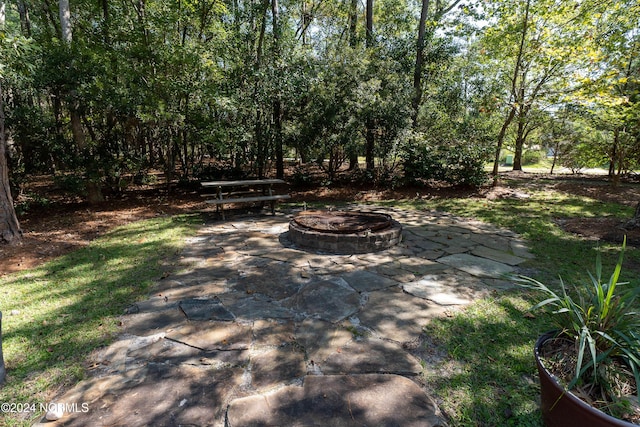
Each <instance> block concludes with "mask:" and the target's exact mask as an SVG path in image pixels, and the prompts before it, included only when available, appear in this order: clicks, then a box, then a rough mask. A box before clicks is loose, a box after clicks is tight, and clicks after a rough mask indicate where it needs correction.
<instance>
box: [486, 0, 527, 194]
mask: <svg viewBox="0 0 640 427" xmlns="http://www.w3.org/2000/svg"><path fill="white" fill-rule="evenodd" d="M530 5H531V0H527V4H526V5H525V11H524V19H523V23H522V35H521V37H520V46H519V48H518V55H517V56H516V64H515V66H514V69H513V77H512V80H511V95H510V99H509V101H510V103H511V105H510V106H509V113H508V114H507V117H506V118H505V120H504V122H503V123H502V127H501V128H500V133H499V134H498V141H497V144H496V154H495V157H494V159H493V172H492V175H493V184H494V185H496V184H497V183H498V166H499V164H500V151H501V150H502V144H503V143H504V137H505V135H506V134H507V129H508V128H509V125H510V124H511V122H512V121H513V118H514V117H515V115H516V106H515V103H516V102H517V101H518V75H519V74H520V68H521V67H522V57H523V55H524V43H525V40H526V38H527V31H528V28H529V7H530Z"/></svg>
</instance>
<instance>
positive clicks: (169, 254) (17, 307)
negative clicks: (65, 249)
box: [0, 215, 200, 426]
mask: <svg viewBox="0 0 640 427" xmlns="http://www.w3.org/2000/svg"><path fill="white" fill-rule="evenodd" d="M199 220H200V218H199V216H197V215H191V216H176V217H173V218H171V217H162V218H156V219H153V220H147V221H141V222H136V223H133V224H130V225H127V226H124V227H121V228H118V229H115V230H113V231H111V232H109V233H108V234H107V235H106V236H104V237H101V238H99V239H97V240H95V241H94V242H92V243H91V244H90V245H89V246H87V247H85V248H82V249H80V250H77V251H74V252H72V253H70V254H68V255H65V256H63V257H60V258H58V259H56V260H53V261H51V262H48V263H46V264H44V265H42V266H41V267H38V268H35V269H32V270H29V271H25V272H22V273H18V274H12V275H9V276H6V277H3V278H0V288H2V293H0V309H1V310H2V313H3V319H2V320H3V322H2V327H3V331H2V332H3V349H4V358H5V362H6V367H7V371H8V374H7V379H6V383H5V385H4V386H3V387H2V389H0V402H3V403H16V404H17V403H30V404H36V405H39V404H40V403H45V404H46V403H49V401H50V399H52V398H53V397H54V395H55V394H56V393H57V392H59V391H60V390H61V389H62V388H63V387H66V386H70V385H73V384H75V383H76V382H77V381H79V380H81V379H82V378H83V376H84V372H85V366H84V363H85V362H86V359H87V356H88V355H89V354H90V353H91V351H93V350H94V349H96V348H98V347H102V346H106V345H108V344H109V343H110V342H111V341H113V339H114V337H115V334H116V333H117V326H118V325H117V323H118V315H120V314H122V313H123V310H124V309H125V308H126V307H127V306H128V305H129V304H131V303H132V302H134V301H135V300H137V299H141V298H143V297H144V296H146V293H147V292H148V290H149V287H150V285H151V284H152V283H153V281H154V280H157V279H158V278H160V277H161V275H162V274H163V272H164V271H166V270H170V269H171V268H172V266H171V265H170V264H169V263H171V262H174V261H175V260H176V259H177V258H176V256H175V255H176V253H177V252H179V251H180V250H181V248H182V246H183V245H184V241H185V236H187V235H190V234H192V233H193V230H195V227H194V225H195V224H196V223H197V222H198V221H199ZM37 416H38V414H34V413H29V412H27V413H22V414H17V413H0V425H3V426H14V425H30V422H29V421H30V420H32V419H33V418H34V417H37Z"/></svg>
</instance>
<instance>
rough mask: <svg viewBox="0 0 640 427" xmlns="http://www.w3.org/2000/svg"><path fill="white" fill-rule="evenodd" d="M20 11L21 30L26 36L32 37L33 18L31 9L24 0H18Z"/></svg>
mask: <svg viewBox="0 0 640 427" xmlns="http://www.w3.org/2000/svg"><path fill="white" fill-rule="evenodd" d="M18 13H19V14H20V30H21V31H22V35H23V36H25V37H28V38H30V37H31V19H29V9H27V5H26V4H25V2H24V1H23V0H18Z"/></svg>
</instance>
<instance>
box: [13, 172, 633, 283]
mask: <svg viewBox="0 0 640 427" xmlns="http://www.w3.org/2000/svg"><path fill="white" fill-rule="evenodd" d="M503 178H504V179H503V181H502V184H501V185H500V186H498V187H486V188H481V189H479V190H468V189H452V188H447V187H434V188H431V189H425V188H420V189H415V188H404V189H399V190H394V191H391V190H382V191H381V190H372V189H362V188H354V187H353V186H349V185H345V186H340V187H338V188H333V189H327V188H317V189H312V190H306V191H292V198H293V201H296V200H297V201H303V200H304V201H307V202H311V201H321V200H323V201H327V202H330V201H332V200H336V201H337V200H357V201H375V200H381V199H388V198H403V199H407V198H408V199H412V198H415V197H421V198H433V197H481V198H498V197H518V196H519V194H521V193H526V190H527V188H532V187H548V188H553V189H555V190H558V191H566V192H570V193H572V194H580V195H584V196H589V197H592V198H595V199H599V200H605V201H613V202H617V203H621V204H625V205H628V206H635V205H636V204H637V203H638V202H640V185H639V184H634V185H620V186H618V187H617V188H614V187H612V186H611V185H610V184H609V182H607V180H606V179H605V178H603V177H593V176H570V177H567V176H564V177H558V176H549V175H534V174H513V173H511V174H507V175H505V176H504V177H503ZM418 193H419V196H418ZM24 194H28V195H29V197H26V196H20V197H19V198H18V200H17V201H16V202H17V204H18V205H20V206H27V205H28V206H29V207H28V208H27V209H24V210H23V212H22V213H21V214H20V215H19V221H20V225H21V228H22V230H23V233H24V236H23V240H22V243H20V244H19V245H10V246H6V245H4V246H3V245H0V260H2V262H1V263H0V275H5V274H8V273H12V272H16V271H20V270H24V269H29V268H33V267H35V266H37V265H39V264H41V263H44V262H45V261H48V260H50V259H52V258H55V257H57V256H60V255H63V254H65V253H68V252H70V251H72V250H74V249H76V248H79V247H82V246H85V245H88V244H89V243H90V242H91V241H92V240H93V239H95V238H96V237H98V236H100V235H101V234H103V233H104V232H106V231H108V230H110V229H111V228H113V227H115V226H119V225H122V224H126V223H128V222H133V221H137V220H140V219H146V218H152V217H154V216H159V215H173V214H178V213H188V212H194V211H198V210H201V209H205V208H207V205H206V204H205V203H204V199H203V198H202V197H201V196H200V194H199V191H198V189H197V188H191V189H185V188H172V189H171V191H167V188H166V186H164V185H156V186H140V187H136V188H131V189H128V190H127V191H126V192H124V193H122V194H114V195H111V196H108V197H107V201H106V202H104V203H102V204H100V205H96V206H89V205H88V204H86V203H84V202H83V201H81V200H79V199H77V198H73V197H69V196H68V195H65V194H64V193H62V192H60V191H59V190H57V189H55V188H54V187H53V185H52V184H51V181H50V180H49V179H47V177H37V178H34V179H33V180H32V182H30V183H29V184H27V186H26V187H25V191H24ZM34 195H37V199H38V200H46V201H47V203H46V204H42V203H35V202H34V201H33V200H35V199H34ZM559 224H560V225H561V226H562V227H563V228H565V229H566V230H567V231H570V232H572V233H576V234H579V235H581V236H583V237H584V238H587V239H593V240H598V239H601V240H610V241H614V242H620V240H621V238H622V235H624V234H626V235H627V238H628V240H629V241H630V242H638V243H640V230H623V229H621V228H620V226H621V223H620V221H618V220H615V219H611V218H577V219H570V220H568V219H559Z"/></svg>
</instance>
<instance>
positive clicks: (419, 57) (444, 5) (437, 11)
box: [411, 0, 461, 128]
mask: <svg viewBox="0 0 640 427" xmlns="http://www.w3.org/2000/svg"><path fill="white" fill-rule="evenodd" d="M460 1H461V0H452V1H451V2H446V1H445V2H442V1H436V3H435V5H434V6H433V7H431V0H422V6H421V8H420V20H419V21H418V39H417V41H416V60H415V65H414V67H413V92H414V93H413V99H412V103H411V107H412V109H413V112H412V118H411V119H412V123H413V127H414V128H416V127H417V125H418V111H419V110H420V104H421V102H422V95H423V82H422V75H423V68H424V57H425V52H426V51H427V50H428V47H429V46H428V42H429V41H430V40H431V37H432V36H433V34H434V31H435V29H436V25H437V24H438V23H439V22H440V20H441V19H442V18H443V17H444V16H445V15H446V14H447V13H449V12H450V11H451V10H452V9H453V8H454V7H456V6H457V5H458V3H460ZM431 9H434V10H433V11H431ZM427 21H430V26H429V27H430V28H429V29H428V30H427Z"/></svg>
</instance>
